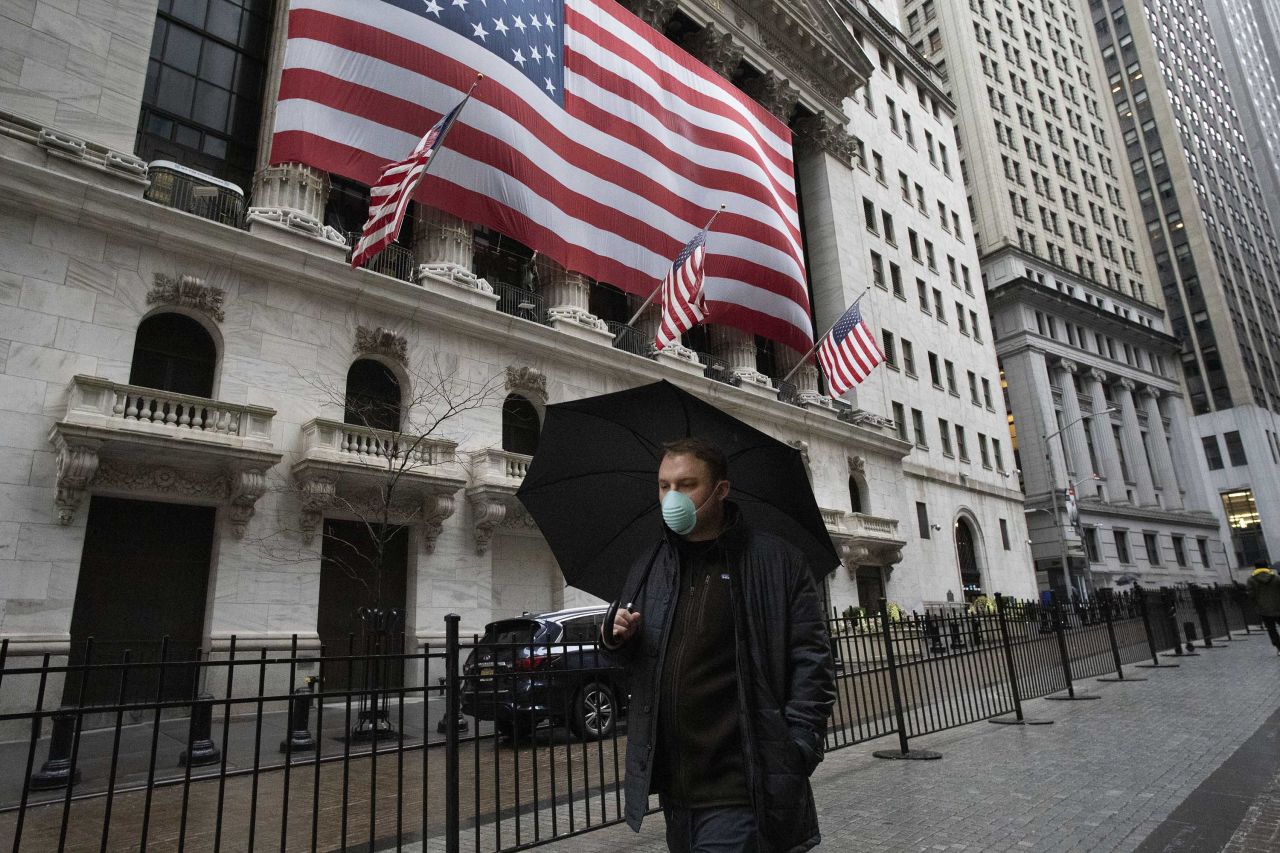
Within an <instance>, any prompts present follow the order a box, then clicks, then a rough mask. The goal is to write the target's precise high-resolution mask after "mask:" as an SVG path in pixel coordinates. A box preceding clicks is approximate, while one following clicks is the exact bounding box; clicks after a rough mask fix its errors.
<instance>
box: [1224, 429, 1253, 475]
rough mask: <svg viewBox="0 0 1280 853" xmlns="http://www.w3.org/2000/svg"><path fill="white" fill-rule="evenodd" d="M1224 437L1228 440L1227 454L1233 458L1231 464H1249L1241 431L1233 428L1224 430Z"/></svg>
mask: <svg viewBox="0 0 1280 853" xmlns="http://www.w3.org/2000/svg"><path fill="white" fill-rule="evenodd" d="M1222 437H1223V438H1224V439H1225V440H1226V442H1227V456H1228V457H1229V458H1230V459H1231V465H1232V466H1233V467H1234V466H1236V465H1248V464H1249V459H1248V458H1247V457H1246V456H1245V453H1244V442H1242V441H1241V440H1240V433H1239V432H1237V431H1235V430H1232V431H1231V432H1224V433H1223V434H1222Z"/></svg>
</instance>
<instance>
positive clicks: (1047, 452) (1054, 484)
mask: <svg viewBox="0 0 1280 853" xmlns="http://www.w3.org/2000/svg"><path fill="white" fill-rule="evenodd" d="M1117 411H1119V409H1117V408H1115V407H1114V406H1112V407H1111V408H1108V409H1103V410H1102V411H1101V412H1087V413H1086V414H1083V415H1081V416H1080V417H1078V418H1076V419H1075V420H1074V421H1072V422H1071V423H1069V424H1063V425H1062V426H1061V427H1059V428H1058V429H1056V430H1054V431H1053V432H1051V433H1049V434H1048V435H1045V436H1042V440H1043V441H1044V458H1045V461H1046V462H1048V463H1049V496H1050V498H1051V499H1052V501H1053V524H1054V526H1055V527H1057V528H1058V547H1059V549H1060V550H1061V557H1062V575H1063V578H1064V580H1065V581H1066V582H1067V584H1068V585H1069V584H1070V583H1071V563H1070V562H1069V561H1068V559H1067V534H1066V533H1065V532H1064V531H1063V529H1062V525H1060V524H1059V523H1058V474H1057V472H1056V471H1055V470H1054V467H1053V449H1052V448H1051V447H1050V446H1049V440H1050V439H1051V438H1056V437H1057V436H1060V435H1062V433H1064V432H1066V431H1067V430H1068V429H1070V428H1071V427H1073V426H1075V425H1076V424H1078V423H1081V422H1083V421H1087V420H1088V419H1089V418H1092V417H1096V416H1098V415H1109V414H1111V413H1112V412H1117ZM1062 452H1063V455H1064V456H1065V455H1066V452H1067V448H1066V445H1065V444H1064V445H1063V448H1062ZM1095 477H1096V475H1095ZM1090 479H1093V478H1092V477H1086V478H1085V479H1084V480H1081V481H1080V482H1081V483H1083V482H1085V480H1090ZM1067 482H1068V483H1070V482H1071V480H1070V477H1068V478H1067ZM1084 565H1085V575H1086V577H1085V583H1086V584H1087V585H1088V587H1089V592H1090V593H1092V592H1093V571H1092V570H1091V569H1090V568H1089V560H1088V557H1087V556H1086V558H1085V561H1084Z"/></svg>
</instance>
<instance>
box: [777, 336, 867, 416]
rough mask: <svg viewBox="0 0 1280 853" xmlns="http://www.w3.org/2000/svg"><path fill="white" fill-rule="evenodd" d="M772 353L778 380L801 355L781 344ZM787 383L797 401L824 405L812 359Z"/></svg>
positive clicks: (789, 370)
mask: <svg viewBox="0 0 1280 853" xmlns="http://www.w3.org/2000/svg"><path fill="white" fill-rule="evenodd" d="M774 353H775V355H776V358H777V363H778V379H779V380H781V379H782V377H784V376H786V375H787V374H788V373H791V368H793V367H795V366H796V364H797V363H798V362H799V361H800V356H801V355H802V353H798V352H796V351H795V350H793V349H792V348H791V347H789V346H784V345H783V344H778V345H777V348H776V349H775V350H774ZM787 382H788V383H789V384H791V385H793V386H794V387H795V394H796V399H797V400H798V401H800V402H803V403H812V404H815V405H824V404H825V403H826V401H827V397H825V396H824V395H823V394H822V392H821V391H820V390H818V366H817V365H816V364H815V363H814V362H813V359H812V358H810V360H809V361H807V362H805V363H804V364H802V365H801V366H800V367H799V369H797V370H796V372H795V373H793V374H792V375H791V378H790V379H788V380H787ZM886 414H887V413H886Z"/></svg>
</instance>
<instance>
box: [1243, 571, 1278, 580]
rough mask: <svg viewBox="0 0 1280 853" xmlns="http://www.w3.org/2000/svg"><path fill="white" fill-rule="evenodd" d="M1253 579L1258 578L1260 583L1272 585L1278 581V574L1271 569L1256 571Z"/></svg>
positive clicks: (1252, 575)
mask: <svg viewBox="0 0 1280 853" xmlns="http://www.w3.org/2000/svg"><path fill="white" fill-rule="evenodd" d="M1249 577H1251V578H1257V579H1258V581H1259V582H1260V583H1272V582H1274V581H1275V579H1276V573H1275V572H1273V571H1271V570H1270V569H1254V570H1253V574H1251V575H1249Z"/></svg>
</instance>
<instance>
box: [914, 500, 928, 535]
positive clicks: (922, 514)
mask: <svg viewBox="0 0 1280 853" xmlns="http://www.w3.org/2000/svg"><path fill="white" fill-rule="evenodd" d="M916 524H917V525H918V526H919V528H920V538H921V539H928V538H929V507H928V506H926V505H925V504H924V503H922V502H920V501H916Z"/></svg>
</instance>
